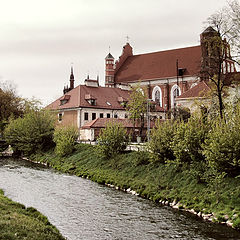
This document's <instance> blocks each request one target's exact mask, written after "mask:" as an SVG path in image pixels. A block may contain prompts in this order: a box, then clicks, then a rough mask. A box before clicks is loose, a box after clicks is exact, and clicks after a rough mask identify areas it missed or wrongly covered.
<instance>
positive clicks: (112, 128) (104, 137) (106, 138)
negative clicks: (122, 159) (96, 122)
mask: <svg viewBox="0 0 240 240" xmlns="http://www.w3.org/2000/svg"><path fill="white" fill-rule="evenodd" d="M97 140H98V143H99V144H98V151H99V153H100V155H102V156H104V157H105V158H110V157H112V156H114V155H116V154H118V153H121V152H123V151H124V150H125V149H126V147H127V145H128V135H127V131H126V129H125V128H124V127H123V126H122V125H121V124H119V123H117V122H116V121H109V122H108V123H107V125H106V127H105V128H104V129H101V132H100V135H99V138H98V139H97Z"/></svg>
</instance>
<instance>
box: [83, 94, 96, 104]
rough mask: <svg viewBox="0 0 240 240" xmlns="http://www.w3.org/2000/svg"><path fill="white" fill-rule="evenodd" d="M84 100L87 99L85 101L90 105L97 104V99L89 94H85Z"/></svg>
mask: <svg viewBox="0 0 240 240" xmlns="http://www.w3.org/2000/svg"><path fill="white" fill-rule="evenodd" d="M85 100H87V102H88V103H89V104H90V105H92V106H95V105H96V104H97V99H96V98H95V97H93V96H92V95H91V94H86V95H85Z"/></svg>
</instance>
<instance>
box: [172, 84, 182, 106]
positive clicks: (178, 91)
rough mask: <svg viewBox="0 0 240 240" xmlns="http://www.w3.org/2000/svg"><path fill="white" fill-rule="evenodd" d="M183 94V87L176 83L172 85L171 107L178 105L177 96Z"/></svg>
mask: <svg viewBox="0 0 240 240" xmlns="http://www.w3.org/2000/svg"><path fill="white" fill-rule="evenodd" d="M180 95H181V89H180V87H179V86H178V85H177V84H175V85H173V86H172V89H171V107H172V108H174V107H176V98H177V97H178V96H180Z"/></svg>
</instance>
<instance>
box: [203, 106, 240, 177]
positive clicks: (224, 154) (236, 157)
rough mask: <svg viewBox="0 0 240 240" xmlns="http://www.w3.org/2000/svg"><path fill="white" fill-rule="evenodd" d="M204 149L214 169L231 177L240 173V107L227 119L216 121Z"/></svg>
mask: <svg viewBox="0 0 240 240" xmlns="http://www.w3.org/2000/svg"><path fill="white" fill-rule="evenodd" d="M203 148H204V151H203V154H204V156H205V157H206V160H207V161H208V163H209V164H210V166H211V167H212V168H214V169H216V170H218V171H220V172H226V173H228V174H230V175H237V174H239V173H240V107H238V108H237V109H236V111H235V113H234V114H233V113H232V114H231V113H229V114H228V115H227V118H225V119H217V120H215V124H214V126H213V129H212V131H211V132H209V134H208V138H207V139H206V141H205V143H204V146H203Z"/></svg>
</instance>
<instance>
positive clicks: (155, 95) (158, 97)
mask: <svg viewBox="0 0 240 240" xmlns="http://www.w3.org/2000/svg"><path fill="white" fill-rule="evenodd" d="M152 100H153V101H155V102H157V104H158V105H159V106H160V107H162V90H161V88H160V87H159V86H155V87H154V88H153V91H152Z"/></svg>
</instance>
